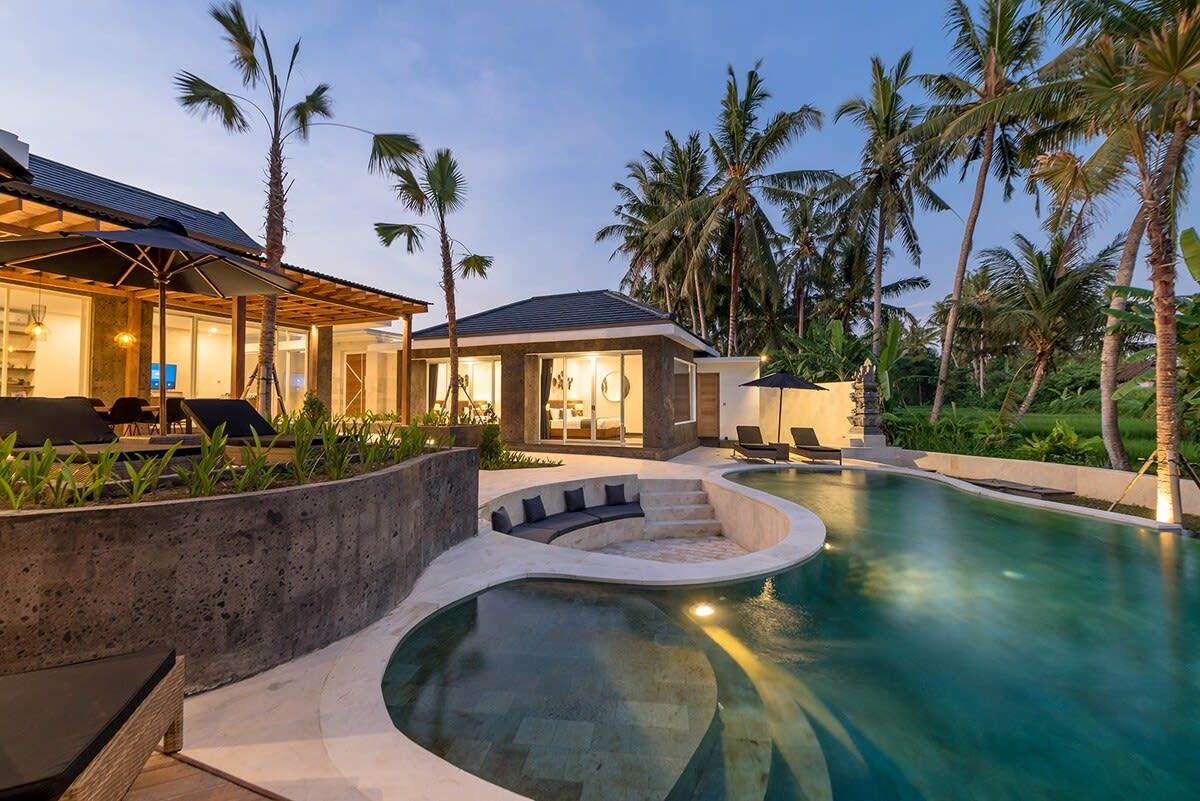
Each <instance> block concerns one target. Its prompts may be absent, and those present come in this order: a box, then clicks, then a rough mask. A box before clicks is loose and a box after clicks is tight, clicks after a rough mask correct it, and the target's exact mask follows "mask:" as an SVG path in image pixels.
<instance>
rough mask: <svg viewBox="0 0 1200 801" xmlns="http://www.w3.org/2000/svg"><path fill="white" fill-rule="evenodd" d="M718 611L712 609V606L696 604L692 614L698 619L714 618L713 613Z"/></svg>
mask: <svg viewBox="0 0 1200 801" xmlns="http://www.w3.org/2000/svg"><path fill="white" fill-rule="evenodd" d="M715 611H717V610H715V609H713V608H712V604H696V605H695V606H693V607H692V614H693V615H695V616H696V617H712V613H713V612H715Z"/></svg>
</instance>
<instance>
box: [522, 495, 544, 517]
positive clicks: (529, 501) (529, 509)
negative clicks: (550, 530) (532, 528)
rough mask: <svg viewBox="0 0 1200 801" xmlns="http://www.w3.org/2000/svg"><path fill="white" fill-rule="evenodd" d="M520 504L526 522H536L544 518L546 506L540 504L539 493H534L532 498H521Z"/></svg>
mask: <svg viewBox="0 0 1200 801" xmlns="http://www.w3.org/2000/svg"><path fill="white" fill-rule="evenodd" d="M521 506H524V507H525V522H526V523H536V522H538V521H539V520H545V519H546V507H545V506H544V505H543V504H542V496H541V495H534V496H533V497H532V498H522V499H521Z"/></svg>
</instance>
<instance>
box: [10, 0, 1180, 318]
mask: <svg viewBox="0 0 1200 801" xmlns="http://www.w3.org/2000/svg"><path fill="white" fill-rule="evenodd" d="M944 7H945V6H944V3H943V2H942V0H910V1H909V2H905V3H879V2H877V0H843V2H838V3H828V2H811V1H810V2H794V0H793V2H782V3H745V2H742V3H734V2H729V3H722V4H719V5H705V6H703V7H700V6H699V5H698V4H695V3H689V2H667V3H645V2H643V3H634V2H623V1H622V2H605V3H581V2H571V1H570V0H560V1H559V2H504V3H495V2H445V3H413V2H404V3H390V2H378V3H370V2H278V1H276V0H271V2H265V1H260V2H249V3H247V4H246V8H247V11H248V12H249V13H250V14H251V15H252V16H253V17H254V18H256V19H257V20H258V21H259V22H260V23H261V24H262V25H263V27H264V28H265V29H266V31H267V34H268V36H269V37H270V39H271V41H272V43H273V46H274V48H275V49H276V51H277V52H279V53H283V52H284V51H285V50H286V49H287V48H289V47H290V45H291V42H292V41H293V40H294V39H295V38H296V37H298V36H300V37H303V43H302V51H301V60H300V70H299V77H298V79H297V85H298V86H299V87H300V88H301V89H303V90H305V91H307V89H308V88H310V87H311V86H313V85H315V84H316V83H318V82H321V81H324V82H328V83H330V84H331V85H332V96H333V98H334V107H335V111H336V120H337V121H340V122H345V123H349V124H354V125H360V126H363V127H366V128H370V129H372V130H378V131H406V132H411V133H414V134H416V135H417V136H418V137H419V138H420V140H421V142H422V143H423V144H424V145H425V146H426V147H427V148H437V147H449V148H451V149H452V150H453V151H454V153H455V155H456V156H457V157H458V159H459V161H460V163H461V165H462V168H463V170H464V172H465V174H466V176H467V179H468V182H469V195H468V201H467V205H466V207H465V209H464V210H463V211H461V212H460V213H459V214H458V215H457V216H456V217H455V218H454V219H453V220H452V226H453V227H452V234H453V235H454V236H456V237H457V238H459V239H461V240H462V241H464V242H465V243H466V244H467V245H469V246H470V247H471V248H473V249H474V250H476V251H478V252H482V253H489V254H492V255H494V256H495V266H494V268H493V271H492V274H491V277H490V278H488V279H487V280H486V281H470V282H464V283H463V284H461V285H460V291H459V310H460V314H465V313H470V312H472V311H478V310H481V309H484V308H488V307H490V306H493V305H496V304H499V303H502V302H507V301H511V300H516V299H520V298H523V297H527V296H529V295H533V294H544V293H550V292H565V291H571V290H575V289H590V288H597V287H616V285H617V282H618V281H619V279H620V276H621V274H622V273H623V272H624V267H625V265H624V264H622V263H621V262H620V261H616V260H613V261H610V260H609V253H610V250H611V248H610V246H608V245H605V244H596V243H595V242H594V234H595V231H596V229H597V228H599V227H600V226H602V225H604V224H606V223H607V222H609V221H610V219H611V210H612V207H613V205H614V204H615V202H616V198H615V195H614V194H613V192H612V190H611V184H612V182H613V181H614V180H618V179H620V178H622V177H623V173H624V164H625V163H626V162H627V161H628V160H630V159H631V158H633V157H635V156H636V155H637V154H638V153H639V152H640V151H641V150H642V149H643V148H657V147H658V146H659V145H660V143H661V140H662V133H663V131H665V130H667V129H670V130H673V131H675V132H677V133H681V134H683V133H686V132H688V131H690V130H693V129H700V130H708V129H709V128H710V127H711V126H712V123H713V121H714V119H715V117H716V113H717V108H718V102H719V99H720V96H721V91H722V86H723V81H724V75H725V67H726V65H727V64H733V65H734V67H735V69H737V70H738V71H739V72H744V71H745V70H746V69H748V68H749V67H750V66H751V65H752V64H753V63H754V61H755V60H757V59H762V60H763V68H762V69H763V73H764V76H765V79H766V83H767V87H768V89H769V90H770V91H771V92H772V94H773V95H774V97H773V99H772V100H771V101H770V102H769V104H768V105H769V108H770V109H771V110H775V109H785V108H793V107H795V106H798V105H800V104H803V103H811V104H813V105H816V106H817V107H818V108H820V109H822V110H823V111H824V112H825V113H826V115H827V120H826V124H825V126H824V127H823V129H822V130H820V131H818V132H815V133H811V134H809V135H807V136H805V137H804V138H803V139H801V140H799V141H798V142H797V143H796V144H795V145H794V146H793V147H792V148H791V150H790V151H789V152H787V153H786V154H785V155H784V156H783V157H782V158H781V159H780V161H779V167H780V168H831V169H836V170H841V171H848V170H851V169H853V167H854V165H855V162H856V159H857V155H858V149H859V146H860V144H861V138H860V136H859V134H858V132H857V131H856V130H855V129H854V128H853V127H851V125H850V124H849V123H845V122H844V123H840V124H838V125H833V124H832V121H831V119H829V117H830V116H831V115H832V112H833V110H834V109H835V108H836V107H837V105H838V104H839V103H840V102H842V101H843V100H845V99H847V98H849V97H851V96H853V95H855V94H858V93H860V92H863V91H865V90H866V87H867V82H868V59H869V58H870V56H872V55H879V56H881V57H883V58H884V59H885V60H886V61H887V62H889V63H890V62H892V61H894V60H895V59H896V58H897V57H898V56H899V55H900V54H902V53H903V52H904V51H905V50H908V49H910V48H911V49H913V50H914V51H915V59H914V69H915V70H916V71H918V72H924V71H941V70H943V69H945V67H946V64H947V50H948V46H949V40H948V38H947V36H946V34H945V33H944V31H943V29H942V19H943V10H944ZM206 9H207V3H204V2H160V3H153V4H151V3H148V2H146V3H135V2H129V1H125V2H120V1H116V0H110V1H109V2H105V3H94V2H85V1H83V0H80V1H79V2H66V1H64V0H60V2H56V3H53V4H33V3H22V4H14V5H13V6H12V7H10V8H7V9H6V28H8V29H9V31H10V36H9V37H8V44H7V51H8V55H9V61H8V64H9V66H8V69H7V74H6V79H5V82H4V87H3V89H0V128H4V129H7V130H11V131H13V132H15V133H17V134H18V135H19V136H21V137H22V138H23V139H24V140H25V141H26V142H28V143H29V144H30V145H31V147H32V148H33V150H34V151H35V152H37V153H39V154H41V155H44V156H47V157H49V158H53V159H57V160H59V161H64V162H67V163H69V164H72V165H75V166H78V167H81V168H83V169H87V170H91V171H93V172H97V173H100V174H102V175H105V176H108V177H111V178H115V179H118V180H123V181H126V182H128V183H132V184H135V185H138V186H142V187H144V188H147V189H151V190H154V191H158V192H161V193H164V194H168V195H172V196H176V197H178V198H180V199H183V200H187V201H189V202H192V203H195V204H196V205H199V206H204V207H207V208H212V209H220V210H224V211H226V212H227V213H228V214H230V215H231V216H232V217H233V218H234V219H235V220H237V221H238V222H239V223H241V224H242V226H243V227H244V228H246V229H247V231H249V232H250V233H251V234H252V235H254V236H256V237H261V233H262V206H263V191H262V183H261V176H262V166H263V155H264V151H265V139H264V134H263V132H262V131H255V132H253V133H251V134H249V135H231V134H227V133H225V132H224V131H223V130H222V129H221V128H220V126H219V125H218V124H216V123H215V122H213V121H201V120H199V119H197V118H195V117H193V116H190V115H188V114H186V113H184V112H183V111H182V110H181V109H180V108H179V107H178V105H177V104H176V102H175V100H174V92H173V88H172V82H171V79H172V76H173V75H174V73H175V72H176V71H177V70H178V69H181V68H184V69H188V70H191V71H193V72H196V73H198V74H200V75H202V76H204V77H206V78H208V79H209V80H211V81H212V82H213V83H216V84H217V85H219V86H222V87H226V88H230V89H233V88H236V77H235V74H234V73H233V71H232V69H231V68H230V67H229V66H228V56H227V51H226V48H225V46H224V44H223V43H222V42H221V41H220V39H219V34H218V30H217V27H216V25H215V23H213V22H212V21H211V20H210V19H209V18H208V16H207V13H206ZM367 146H368V143H367V140H366V138H365V137H363V136H362V135H359V134H356V133H352V132H348V131H342V130H337V129H324V130H317V131H315V133H314V136H313V139H312V141H311V142H310V143H308V144H300V145H298V146H293V147H291V149H290V151H289V157H290V161H289V165H288V166H289V170H290V175H291V177H292V178H293V179H294V181H295V183H294V186H293V188H292V191H291V196H290V200H289V206H288V212H289V225H290V228H291V234H290V236H289V238H288V250H287V255H286V258H287V260H288V261H292V262H295V263H298V264H302V265H306V266H309V267H312V268H314V269H318V270H321V271H324V272H330V273H334V274H336V275H340V276H343V277H346V278H350V279H354V280H357V281H361V282H364V283H368V284H371V285H374V286H379V287H383V288H388V289H392V290H396V291H400V292H404V293H406V294H409V295H414V296H417V297H421V298H424V299H426V300H429V301H431V302H432V303H433V304H434V305H433V308H432V309H431V314H430V315H429V317H428V318H427V320H426V321H425V322H428V323H429V324H432V323H434V322H436V319H440V318H441V316H442V305H443V304H442V301H441V292H440V290H439V288H438V286H437V257H436V252H435V251H433V250H430V251H426V252H425V253H422V254H418V255H414V256H409V255H407V254H405V253H404V251H403V249H402V248H393V249H391V250H385V249H383V248H382V247H380V246H379V245H378V244H377V242H376V240H375V237H374V233H373V231H372V228H371V225H372V223H374V222H376V221H397V222H399V221H407V220H408V219H409V217H410V215H408V214H407V213H406V212H404V211H403V210H402V209H401V208H400V207H399V205H398V204H397V203H396V202H395V200H394V198H393V197H392V195H391V193H390V192H389V188H388V186H387V183H386V182H385V181H384V180H383V179H381V178H379V177H377V176H371V175H368V174H367V172H366V155H367ZM956 178H957V174H955V176H953V177H951V178H950V179H948V180H946V181H944V182H942V184H941V185H940V186H939V187H938V191H939V192H940V193H941V194H942V196H943V197H944V198H945V199H946V200H947V201H948V202H949V203H950V204H951V205H952V206H953V208H954V210H955V212H957V213H958V214H962V215H965V207H966V205H967V204H968V202H969V191H970V183H969V182H968V184H959V183H958V181H957V180H956ZM1108 211H1109V219H1108V222H1107V223H1106V224H1105V226H1104V227H1103V228H1102V229H1101V231H1100V232H1099V233H1098V234H1097V239H1096V240H1095V242H1096V243H1098V242H1099V240H1101V239H1103V240H1104V241H1107V240H1108V239H1109V238H1111V237H1112V236H1114V235H1116V234H1117V233H1118V232H1119V230H1120V229H1121V228H1122V227H1123V226H1124V225H1125V224H1126V221H1127V220H1128V219H1129V218H1130V217H1131V216H1132V211H1131V204H1130V203H1129V202H1128V201H1123V202H1115V203H1112V204H1111V205H1110V207H1109V209H1108ZM1038 226H1039V222H1038V220H1037V218H1036V216H1035V214H1034V209H1033V201H1032V199H1031V198H1029V197H1028V196H1027V195H1024V194H1023V193H1018V194H1017V195H1015V196H1014V198H1013V200H1012V201H1010V202H1008V203H1003V202H1002V200H1001V197H1000V192H999V188H998V187H994V188H993V191H992V192H990V194H989V196H988V198H987V200H986V202H985V207H984V213H983V218H982V221H981V224H980V226H979V229H978V232H977V235H976V248H977V250H978V249H979V248H984V247H992V246H995V245H1001V244H1006V243H1007V242H1008V240H1009V238H1010V237H1011V235H1012V234H1013V232H1015V231H1022V232H1025V233H1026V234H1028V235H1031V236H1039V235H1040V230H1039V227H1038ZM961 231H962V223H961V221H960V218H959V217H958V216H956V215H955V214H954V213H943V214H940V215H929V214H926V215H923V216H922V217H921V218H920V220H919V232H920V236H921V241H922V247H923V250H924V257H923V258H922V261H921V265H920V267H919V268H917V267H914V266H913V265H912V264H911V263H910V261H909V260H908V258H907V257H906V256H903V255H899V254H898V256H897V258H895V259H894V260H893V261H892V262H890V263H889V265H888V268H887V275H888V276H889V277H901V276H905V275H911V274H915V273H917V272H919V273H920V274H923V275H926V276H928V277H929V279H930V280H931V281H932V282H933V287H932V288H931V289H930V290H927V291H925V292H919V293H912V294H911V295H909V296H908V297H906V298H905V300H904V301H903V302H904V303H905V305H907V306H909V308H911V309H912V310H913V311H914V312H915V313H917V314H919V315H924V314H926V313H927V312H928V310H929V307H930V304H931V303H932V302H933V301H934V300H936V299H937V298H939V297H941V296H943V295H944V294H945V293H946V292H947V291H948V290H949V286H950V282H951V280H952V274H953V269H954V262H955V259H956V257H957V252H958V246H959V239H960V236H961ZM1145 272H1146V270H1145V267H1144V264H1140V265H1139V267H1138V271H1137V275H1138V279H1139V282H1141V283H1144V274H1145ZM1183 288H1184V289H1185V290H1186V291H1192V290H1194V284H1193V283H1192V282H1191V281H1190V279H1188V280H1186V281H1185V282H1184V286H1183Z"/></svg>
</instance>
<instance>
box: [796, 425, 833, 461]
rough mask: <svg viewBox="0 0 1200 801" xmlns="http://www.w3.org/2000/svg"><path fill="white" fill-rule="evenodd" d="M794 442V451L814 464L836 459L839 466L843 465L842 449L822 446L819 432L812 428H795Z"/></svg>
mask: <svg viewBox="0 0 1200 801" xmlns="http://www.w3.org/2000/svg"><path fill="white" fill-rule="evenodd" d="M792 441H793V442H794V443H795V445H794V446H793V447H792V451H793V452H795V453H796V454H798V455H800V456H803V457H805V458H806V459H810V460H812V461H814V462H824V461H833V460H834V459H836V460H837V463H838V464H841V463H842V449H841V448H830V447H827V446H825V445H822V444H821V442H820V440H818V439H817V432H815V431H813V430H812V429H811V428H793V429H792Z"/></svg>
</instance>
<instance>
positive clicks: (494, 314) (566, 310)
mask: <svg viewBox="0 0 1200 801" xmlns="http://www.w3.org/2000/svg"><path fill="white" fill-rule="evenodd" d="M673 321H674V318H673V317H672V316H671V315H669V314H667V313H666V312H665V311H662V310H661V309H656V308H654V307H653V306H647V305H646V304H644V303H641V302H639V301H636V300H634V299H633V298H631V297H629V296H628V295H622V294H621V293H620V292H613V291H612V290H609V289H596V290H592V291H589V292H567V293H565V294H562V295H539V296H538V297H533V298H528V299H527V300H519V301H517V302H516V303H509V304H508V305H507V306H498V307H496V308H494V309H488V310H487V311H482V312H479V313H478V314H472V315H468V316H467V317H460V318H458V335H459V336H460V337H467V336H481V335H486V334H517V333H531V332H535V331H558V330H568V329H577V328H607V327H609V326H621V325H637V324H639V323H662V322H673ZM445 336H447V333H446V324H445V323H442V324H440V325H435V326H432V327H430V328H426V329H423V330H421V331H417V332H416V333H414V334H413V339H441V338H443V337H445Z"/></svg>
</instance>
